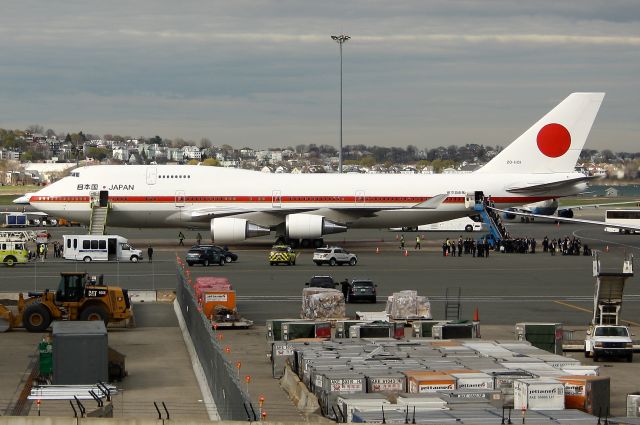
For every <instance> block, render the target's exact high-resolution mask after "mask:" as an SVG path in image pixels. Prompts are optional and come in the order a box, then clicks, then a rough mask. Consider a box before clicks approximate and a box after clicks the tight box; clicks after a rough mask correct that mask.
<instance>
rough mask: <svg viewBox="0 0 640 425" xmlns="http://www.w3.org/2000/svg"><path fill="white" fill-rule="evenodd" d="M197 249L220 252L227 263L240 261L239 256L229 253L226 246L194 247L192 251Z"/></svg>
mask: <svg viewBox="0 0 640 425" xmlns="http://www.w3.org/2000/svg"><path fill="white" fill-rule="evenodd" d="M196 248H210V249H214V250H216V251H220V253H221V254H220V255H222V256H223V257H224V261H226V262H227V263H230V262H232V261H238V254H236V253H234V252H231V251H229V248H227V247H226V246H224V247H222V246H218V245H194V246H192V247H191V249H196Z"/></svg>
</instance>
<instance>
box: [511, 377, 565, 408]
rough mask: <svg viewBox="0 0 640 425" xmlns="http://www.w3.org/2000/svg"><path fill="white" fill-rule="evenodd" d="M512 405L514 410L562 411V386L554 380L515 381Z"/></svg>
mask: <svg viewBox="0 0 640 425" xmlns="http://www.w3.org/2000/svg"><path fill="white" fill-rule="evenodd" d="M513 403H514V408H515V409H516V410H519V409H526V410H564V384H563V383H562V382H560V381H558V380H555V379H545V378H534V379H516V380H515V381H513Z"/></svg>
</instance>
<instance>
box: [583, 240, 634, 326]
mask: <svg viewBox="0 0 640 425" xmlns="http://www.w3.org/2000/svg"><path fill="white" fill-rule="evenodd" d="M593 276H594V277H595V278H596V283H595V288H594V295H593V319H592V324H594V325H618V324H619V321H620V310H621V309H622V297H623V295H624V284H625V282H626V281H627V279H628V278H630V277H632V276H633V256H632V255H628V256H627V257H626V258H625V260H624V263H623V266H622V273H619V272H603V271H602V270H601V267H600V258H599V256H598V253H597V252H596V253H595V254H594V255H593Z"/></svg>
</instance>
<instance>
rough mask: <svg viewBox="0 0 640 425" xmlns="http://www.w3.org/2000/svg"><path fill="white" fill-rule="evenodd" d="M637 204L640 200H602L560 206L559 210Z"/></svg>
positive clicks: (639, 205)
mask: <svg viewBox="0 0 640 425" xmlns="http://www.w3.org/2000/svg"><path fill="white" fill-rule="evenodd" d="M631 204H635V205H636V206H638V207H640V201H624V202H602V203H599V204H583V205H567V206H564V205H563V206H558V210H582V209H584V208H600V207H608V206H612V205H631Z"/></svg>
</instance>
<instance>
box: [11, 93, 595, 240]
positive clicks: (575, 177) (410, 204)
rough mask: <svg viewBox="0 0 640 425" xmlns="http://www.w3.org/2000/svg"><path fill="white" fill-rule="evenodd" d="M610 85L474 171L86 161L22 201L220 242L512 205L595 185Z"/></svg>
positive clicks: (307, 234)
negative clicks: (588, 148) (198, 232)
mask: <svg viewBox="0 0 640 425" xmlns="http://www.w3.org/2000/svg"><path fill="white" fill-rule="evenodd" d="M603 98H604V93H573V94H571V95H569V96H568V97H567V98H566V99H565V100H563V101H562V102H561V103H560V104H559V105H557V106H556V107H555V108H554V109H553V110H551V111H550V112H549V113H547V114H546V115H545V116H544V117H542V118H541V119H540V120H539V121H538V122H536V123H535V124H534V125H533V126H531V127H530V128H529V129H528V130H527V131H525V132H524V133H523V134H522V135H521V136H520V137H518V138H517V139H516V140H515V141H513V142H512V143H511V144H510V145H509V146H507V147H506V148H505V149H504V150H503V151H501V152H500V153H499V154H498V155H496V157H494V158H493V159H492V160H491V161H490V162H489V163H487V164H486V165H485V166H484V167H482V168H481V169H479V170H477V171H475V172H473V173H470V174H447V175H443V174H433V175H422V174H394V175H388V174H378V175H376V174H265V173H261V172H257V171H248V170H240V169H229V168H220V167H206V166H186V165H141V166H131V165H98V166H90V167H81V168H78V169H76V170H74V171H73V172H72V173H71V175H69V176H68V177H65V178H63V179H61V180H59V181H57V182H56V183H53V184H51V185H49V186H47V187H45V188H43V189H42V190H40V191H38V192H35V193H32V194H27V195H25V196H24V197H22V198H19V199H17V200H16V201H14V202H16V203H24V202H28V203H30V204H31V205H33V206H34V207H35V208H36V209H38V210H40V211H44V212H46V213H48V214H51V215H54V216H56V217H58V216H60V217H66V218H68V219H69V220H74V221H79V222H83V223H88V222H89V221H90V218H91V213H92V208H93V205H101V206H104V207H106V206H108V207H109V212H108V225H109V226H124V227H184V228H210V229H211V233H212V237H213V238H214V239H215V241H216V242H219V243H233V242H240V241H243V240H245V239H246V238H250V237H254V236H263V235H266V234H269V232H270V231H275V232H276V233H277V234H278V235H280V236H286V237H288V238H291V239H294V240H296V239H302V240H303V242H304V241H307V243H308V244H309V243H314V244H315V245H318V244H319V243H321V242H320V241H321V239H320V238H322V236H323V235H326V234H331V233H339V232H344V231H346V230H347V229H348V228H390V227H409V226H419V225H423V224H427V223H436V222H440V221H445V220H451V219H454V218H460V217H464V216H468V215H473V214H476V213H475V212H473V207H474V205H475V204H476V202H481V199H482V198H483V197H484V196H490V197H491V200H492V201H493V203H494V205H495V206H496V207H498V208H502V209H504V208H509V207H512V206H514V205H523V204H528V203H532V202H538V201H543V200H548V199H555V198H558V197H562V196H572V195H575V194H577V193H580V192H583V191H584V190H585V188H586V187H587V181H588V180H590V177H587V176H585V175H583V174H581V173H577V172H575V171H574V167H575V164H576V161H577V159H578V155H579V154H580V151H581V150H582V147H583V146H584V144H585V141H586V139H587V136H588V134H589V131H590V130H591V126H592V124H593V121H594V120H595V117H596V114H597V112H598V110H599V108H600V105H601V103H602V100H603Z"/></svg>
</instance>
